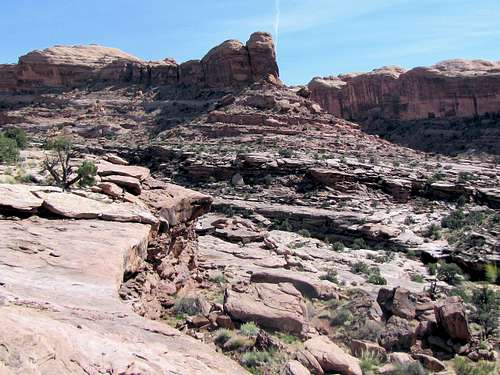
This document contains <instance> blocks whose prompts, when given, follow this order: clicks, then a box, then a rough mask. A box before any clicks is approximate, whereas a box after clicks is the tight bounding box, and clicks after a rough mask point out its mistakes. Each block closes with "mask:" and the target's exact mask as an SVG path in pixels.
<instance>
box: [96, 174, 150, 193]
mask: <svg viewBox="0 0 500 375" xmlns="http://www.w3.org/2000/svg"><path fill="white" fill-rule="evenodd" d="M102 181H103V182H111V183H113V184H115V185H118V186H120V187H122V188H124V189H125V190H127V191H129V192H130V193H132V194H135V195H140V194H141V191H142V186H141V182H140V181H139V180H138V179H137V178H134V177H128V176H119V175H109V176H104V177H103V178H102Z"/></svg>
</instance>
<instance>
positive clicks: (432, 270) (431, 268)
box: [427, 263, 438, 275]
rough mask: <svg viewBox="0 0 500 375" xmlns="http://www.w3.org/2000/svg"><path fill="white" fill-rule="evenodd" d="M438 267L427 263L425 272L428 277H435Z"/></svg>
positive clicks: (435, 264)
mask: <svg viewBox="0 0 500 375" xmlns="http://www.w3.org/2000/svg"><path fill="white" fill-rule="evenodd" d="M437 269H438V265H437V263H429V264H427V271H428V272H429V275H435V274H436V273H437Z"/></svg>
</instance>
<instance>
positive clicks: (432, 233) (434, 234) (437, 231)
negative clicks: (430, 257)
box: [423, 224, 441, 240]
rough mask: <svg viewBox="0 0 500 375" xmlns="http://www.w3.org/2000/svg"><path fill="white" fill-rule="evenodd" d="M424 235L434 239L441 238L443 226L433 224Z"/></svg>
mask: <svg viewBox="0 0 500 375" xmlns="http://www.w3.org/2000/svg"><path fill="white" fill-rule="evenodd" d="M423 235H424V237H427V238H430V239H433V240H439V239H440V238H441V228H440V227H439V225H436V224H431V225H429V226H428V227H427V228H426V229H425V231H424V233H423Z"/></svg>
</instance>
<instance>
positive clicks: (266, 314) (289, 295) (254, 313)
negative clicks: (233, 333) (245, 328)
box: [224, 283, 308, 334]
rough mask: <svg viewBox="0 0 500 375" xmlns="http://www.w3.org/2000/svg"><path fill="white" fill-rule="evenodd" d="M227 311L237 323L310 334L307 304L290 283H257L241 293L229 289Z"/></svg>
mask: <svg viewBox="0 0 500 375" xmlns="http://www.w3.org/2000/svg"><path fill="white" fill-rule="evenodd" d="M224 310H225V311H227V312H228V313H229V315H230V316H231V318H232V319H233V320H239V321H242V322H255V323H256V324H258V325H259V326H262V327H267V328H272V329H277V330H280V331H284V332H291V333H296V334H304V333H306V332H307V331H308V316H307V308H306V305H305V303H304V301H303V299H302V295H301V294H300V292H299V291H298V290H297V289H295V287H294V286H293V285H292V284H289V283H281V284H265V283H262V284H254V285H250V286H249V287H248V289H247V290H246V291H241V292H239V291H235V290H231V289H227V290H226V296H225V302H224Z"/></svg>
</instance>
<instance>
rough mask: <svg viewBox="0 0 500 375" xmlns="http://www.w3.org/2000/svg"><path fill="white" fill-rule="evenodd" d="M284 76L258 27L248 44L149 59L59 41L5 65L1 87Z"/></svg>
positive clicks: (203, 82)
mask: <svg viewBox="0 0 500 375" xmlns="http://www.w3.org/2000/svg"><path fill="white" fill-rule="evenodd" d="M269 75H272V76H274V77H275V78H276V79H277V78H278V76H279V71H278V66H277V64H276V54H275V51H274V44H273V41H272V37H271V35H270V34H268V33H263V32H257V33H254V34H252V35H251V36H250V39H249V40H248V42H247V43H246V45H245V44H243V43H241V42H239V41H236V40H228V41H225V42H224V43H222V44H220V45H219V46H217V47H215V48H213V49H212V50H210V52H208V53H207V55H206V56H205V57H203V59H201V60H192V61H188V62H186V63H183V64H180V65H179V64H177V63H176V62H175V61H174V60H172V59H165V60H163V61H153V62H146V61H141V60H140V59H138V58H137V57H135V56H132V55H130V54H127V53H125V52H122V51H120V50H118V49H115V48H108V47H103V46H98V45H85V46H54V47H51V48H47V49H44V50H41V51H38V50H37V51H33V52H30V53H28V54H26V55H24V56H22V57H20V58H19V63H18V64H17V65H16V64H10V65H0V92H21V93H24V92H35V93H36V92H42V91H50V90H54V89H58V90H65V89H73V88H77V87H88V86H93V85H98V84H100V85H109V84H112V85H115V84H147V85H155V86H169V87H174V88H181V87H190V88H197V89H204V88H208V89H221V90H222V89H232V88H233V89H234V88H241V87H245V86H248V85H250V84H252V83H254V82H257V81H259V80H261V79H266V78H268V76H269Z"/></svg>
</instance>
